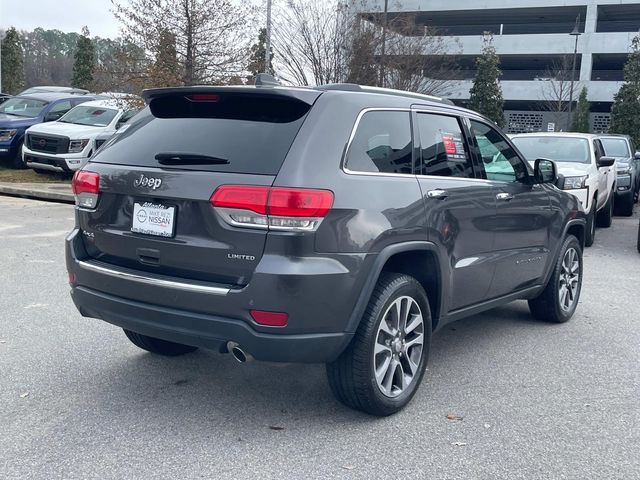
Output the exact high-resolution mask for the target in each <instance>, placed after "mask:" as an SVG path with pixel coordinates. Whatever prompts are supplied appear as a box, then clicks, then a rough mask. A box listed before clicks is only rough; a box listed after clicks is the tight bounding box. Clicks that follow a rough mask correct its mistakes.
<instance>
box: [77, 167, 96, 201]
mask: <svg viewBox="0 0 640 480" xmlns="http://www.w3.org/2000/svg"><path fill="white" fill-rule="evenodd" d="M71 188H72V190H73V193H74V195H75V197H76V205H78V206H79V207H83V208H96V205H97V204H98V198H99V194H100V175H98V174H97V173H94V172H85V171H82V170H78V171H77V172H76V173H74V175H73V180H72V182H71Z"/></svg>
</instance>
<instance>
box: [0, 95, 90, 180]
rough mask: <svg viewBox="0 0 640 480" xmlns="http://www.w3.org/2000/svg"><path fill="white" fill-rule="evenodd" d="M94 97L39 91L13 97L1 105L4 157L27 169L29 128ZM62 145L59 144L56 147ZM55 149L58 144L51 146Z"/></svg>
mask: <svg viewBox="0 0 640 480" xmlns="http://www.w3.org/2000/svg"><path fill="white" fill-rule="evenodd" d="M90 100H93V97H91V96H89V95H83V96H78V95H70V94H68V93H37V94H29V95H22V96H17V97H13V98H10V99H9V100H7V101H6V102H4V103H3V104H1V105H0V160H3V159H4V160H8V161H9V164H10V165H11V166H13V167H14V168H24V167H25V164H24V162H23V161H22V145H23V143H24V134H25V131H26V130H27V128H29V127H31V126H33V125H36V124H38V123H42V122H52V121H54V120H58V119H59V118H60V117H62V115H64V114H65V113H67V112H68V111H69V110H71V109H72V108H73V107H75V106H76V105H79V104H81V103H84V102H88V101H90ZM59 147H60V145H58V144H57V143H56V145H55V148H59ZM50 148H54V145H50Z"/></svg>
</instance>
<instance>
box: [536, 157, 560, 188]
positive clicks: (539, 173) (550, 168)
mask: <svg viewBox="0 0 640 480" xmlns="http://www.w3.org/2000/svg"><path fill="white" fill-rule="evenodd" d="M533 176H534V178H535V182H536V183H556V181H557V180H558V169H557V167H556V162H554V161H553V160H547V159H546V158H538V159H537V160H536V162H535V164H534V167H533Z"/></svg>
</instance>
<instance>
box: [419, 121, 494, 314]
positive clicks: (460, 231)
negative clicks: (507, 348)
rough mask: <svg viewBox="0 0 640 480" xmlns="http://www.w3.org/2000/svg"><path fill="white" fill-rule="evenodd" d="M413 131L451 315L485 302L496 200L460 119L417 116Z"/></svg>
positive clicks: (431, 235) (430, 230)
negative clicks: (475, 162)
mask: <svg viewBox="0 0 640 480" xmlns="http://www.w3.org/2000/svg"><path fill="white" fill-rule="evenodd" d="M415 131H416V133H417V134H416V137H417V139H418V140H419V142H420V163H419V165H418V171H417V174H418V175H417V178H418V181H419V183H420V188H421V190H422V195H423V199H424V204H425V210H426V225H427V229H428V236H429V240H431V241H433V242H434V243H435V244H436V245H438V246H439V247H440V250H441V252H440V254H441V257H442V258H443V259H446V262H445V263H446V265H447V268H448V269H449V272H447V273H448V275H447V276H446V277H445V278H448V279H449V282H450V283H449V285H445V286H444V289H445V292H448V294H449V298H448V303H449V307H448V311H449V312H451V311H454V310H458V309H461V308H464V307H466V306H470V305H473V304H475V303H478V302H481V301H483V300H485V299H486V295H487V292H488V290H489V286H490V284H491V279H492V278H493V273H494V268H495V263H494V257H493V255H492V252H491V249H492V245H493V232H492V231H491V229H490V228H487V225H490V223H491V221H492V219H493V218H494V216H495V213H496V211H495V209H496V201H495V195H494V193H493V190H492V188H491V185H489V184H488V182H486V181H484V180H480V179H478V178H476V176H475V172H474V167H473V162H472V158H471V152H470V148H469V144H468V142H467V137H466V136H465V134H464V131H465V129H464V127H463V125H462V123H461V121H460V118H458V117H456V116H452V115H447V114H446V113H437V112H429V111H417V112H416V113H415Z"/></svg>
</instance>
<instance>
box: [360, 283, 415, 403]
mask: <svg viewBox="0 0 640 480" xmlns="http://www.w3.org/2000/svg"><path fill="white" fill-rule="evenodd" d="M375 342H376V343H375V348H374V353H373V368H374V374H375V378H376V383H377V385H378V388H379V389H380V391H381V392H382V394H383V395H385V396H387V397H390V398H393V397H397V396H398V395H400V394H401V393H402V392H404V391H405V390H406V389H407V387H409V385H411V383H412V382H413V381H414V379H415V377H416V376H418V375H419V370H418V369H419V366H420V362H421V361H422V353H423V346H424V319H423V317H422V311H421V310H420V306H419V305H418V303H417V302H416V301H415V300H414V299H413V298H411V297H406V296H405V297H399V298H397V299H396V300H395V301H394V302H393V303H392V304H391V305H390V306H389V308H387V310H386V311H385V313H384V315H383V317H382V320H381V321H380V325H379V326H378V331H377V334H376V340H375Z"/></svg>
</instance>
